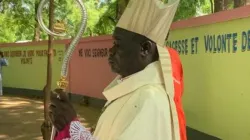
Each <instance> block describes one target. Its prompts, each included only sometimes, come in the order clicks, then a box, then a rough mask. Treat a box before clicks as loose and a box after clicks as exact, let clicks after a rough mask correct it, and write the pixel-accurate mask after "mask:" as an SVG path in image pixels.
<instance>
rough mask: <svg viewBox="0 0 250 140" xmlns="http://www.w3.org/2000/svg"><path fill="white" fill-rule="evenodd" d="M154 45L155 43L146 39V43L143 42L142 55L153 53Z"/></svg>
mask: <svg viewBox="0 0 250 140" xmlns="http://www.w3.org/2000/svg"><path fill="white" fill-rule="evenodd" d="M152 47H153V43H152V42H150V41H146V42H144V43H142V44H141V52H140V53H141V56H143V57H145V56H147V55H148V54H150V53H152Z"/></svg>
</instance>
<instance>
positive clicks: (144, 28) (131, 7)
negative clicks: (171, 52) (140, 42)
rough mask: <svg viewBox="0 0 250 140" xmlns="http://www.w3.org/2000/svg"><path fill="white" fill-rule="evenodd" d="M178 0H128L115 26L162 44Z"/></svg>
mask: <svg viewBox="0 0 250 140" xmlns="http://www.w3.org/2000/svg"><path fill="white" fill-rule="evenodd" d="M178 4H179V0H169V2H168V4H164V3H163V2H161V1H160V0H130V1H129V3H128V6H127V8H126V9H125V11H124V13H123V14H122V16H121V18H120V20H119V22H118V24H117V25H116V26H117V27H120V28H123V29H126V30H129V31H132V32H135V33H138V34H141V35H144V36H146V37H148V38H149V39H151V40H152V41H154V42H155V43H157V44H158V45H161V46H164V44H165V39H166V36H167V34H168V30H169V28H170V25H171V23H172V21H173V18H174V15H175V12H176V10H177V7H178Z"/></svg>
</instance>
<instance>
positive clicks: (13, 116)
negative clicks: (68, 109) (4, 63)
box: [0, 96, 100, 140]
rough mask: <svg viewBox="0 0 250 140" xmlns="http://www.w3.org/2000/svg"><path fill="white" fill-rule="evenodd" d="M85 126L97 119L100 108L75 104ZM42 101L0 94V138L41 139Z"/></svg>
mask: <svg viewBox="0 0 250 140" xmlns="http://www.w3.org/2000/svg"><path fill="white" fill-rule="evenodd" d="M75 109H76V110H77V112H78V113H79V116H80V120H81V122H82V123H83V125H85V126H86V127H90V126H92V125H93V124H94V123H95V122H96V121H97V119H98V116H99V114H100V109H96V108H91V107H84V106H79V105H75ZM43 120H44V118H43V102H42V100H39V99H29V98H21V97H14V96H0V140H42V136H41V132H40V126H41V124H42V122H43Z"/></svg>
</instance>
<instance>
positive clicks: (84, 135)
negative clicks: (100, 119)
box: [69, 121, 96, 140]
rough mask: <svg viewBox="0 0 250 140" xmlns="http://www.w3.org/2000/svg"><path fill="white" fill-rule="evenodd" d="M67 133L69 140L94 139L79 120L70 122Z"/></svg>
mask: <svg viewBox="0 0 250 140" xmlns="http://www.w3.org/2000/svg"><path fill="white" fill-rule="evenodd" d="M69 133H70V139H69V140H96V139H95V138H94V137H93V136H92V134H91V133H90V131H88V130H87V129H86V128H85V127H83V126H82V125H81V123H80V122H79V121H72V122H71V123H70V129H69Z"/></svg>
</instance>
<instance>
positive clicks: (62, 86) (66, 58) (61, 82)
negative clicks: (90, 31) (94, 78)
mask: <svg viewBox="0 0 250 140" xmlns="http://www.w3.org/2000/svg"><path fill="white" fill-rule="evenodd" d="M47 1H48V0H41V2H40V4H39V7H38V12H37V19H38V23H39V25H40V26H41V28H42V29H43V30H44V31H45V32H46V33H47V34H49V35H53V36H61V37H62V36H65V35H66V33H54V32H52V31H50V30H49V29H48V28H47V27H46V26H45V24H44V22H43V17H42V9H43V7H44V5H45V4H46V2H47ZM75 1H76V3H77V4H78V6H79V8H80V10H81V26H80V29H79V31H78V32H77V34H76V36H75V37H74V39H73V40H72V41H71V42H70V45H69V47H68V49H67V51H66V54H65V55H64V59H63V64H62V68H61V78H60V80H59V81H58V82H57V86H58V88H60V89H63V90H65V89H66V88H67V86H68V81H67V74H68V63H69V60H70V57H71V56H72V53H73V51H74V49H75V47H76V45H77V43H78V42H79V40H80V38H81V37H82V35H83V33H84V31H85V28H86V24H87V10H86V8H85V6H84V4H83V2H82V0H75ZM59 28H60V27H59ZM54 136H55V127H54V126H53V128H52V134H51V140H54Z"/></svg>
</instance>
